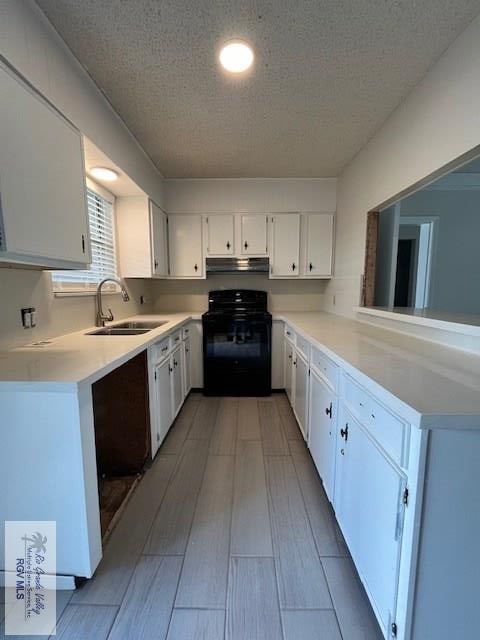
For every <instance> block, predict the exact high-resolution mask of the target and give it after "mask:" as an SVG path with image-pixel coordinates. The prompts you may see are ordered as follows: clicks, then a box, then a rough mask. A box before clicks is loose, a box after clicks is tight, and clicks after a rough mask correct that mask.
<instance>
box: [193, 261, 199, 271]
mask: <svg viewBox="0 0 480 640" xmlns="http://www.w3.org/2000/svg"><path fill="white" fill-rule="evenodd" d="M193 268H194V269H195V271H198V265H197V263H195V265H194V267H193Z"/></svg>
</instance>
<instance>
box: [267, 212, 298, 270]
mask: <svg viewBox="0 0 480 640" xmlns="http://www.w3.org/2000/svg"><path fill="white" fill-rule="evenodd" d="M270 222H271V224H270V230H271V231H270V277H271V278H291V277H298V275H299V273H300V268H299V260H300V214H299V213H284V214H278V215H274V216H271V217H270Z"/></svg>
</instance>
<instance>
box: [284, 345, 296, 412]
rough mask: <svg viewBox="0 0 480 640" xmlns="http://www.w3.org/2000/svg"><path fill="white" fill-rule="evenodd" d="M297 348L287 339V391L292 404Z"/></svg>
mask: <svg viewBox="0 0 480 640" xmlns="http://www.w3.org/2000/svg"><path fill="white" fill-rule="evenodd" d="M294 352H295V349H294V347H293V345H292V344H290V342H288V340H285V393H286V394H287V398H288V399H289V400H290V404H291V405H292V406H293V403H294V397H293V393H292V389H293V369H294V365H293V355H294Z"/></svg>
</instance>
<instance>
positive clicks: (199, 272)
mask: <svg viewBox="0 0 480 640" xmlns="http://www.w3.org/2000/svg"><path fill="white" fill-rule="evenodd" d="M168 234H169V247H170V275H171V276H172V277H174V278H175V277H176V278H202V277H203V249H202V216H201V215H199V214H191V215H181V214H176V215H171V216H169V218H168Z"/></svg>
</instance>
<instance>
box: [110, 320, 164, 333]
mask: <svg viewBox="0 0 480 640" xmlns="http://www.w3.org/2000/svg"><path fill="white" fill-rule="evenodd" d="M162 324H167V321H166V320H130V321H129V322H118V323H117V324H114V325H112V327H113V328H114V329H148V331H150V330H151V329H156V328H157V327H161V326H162Z"/></svg>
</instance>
